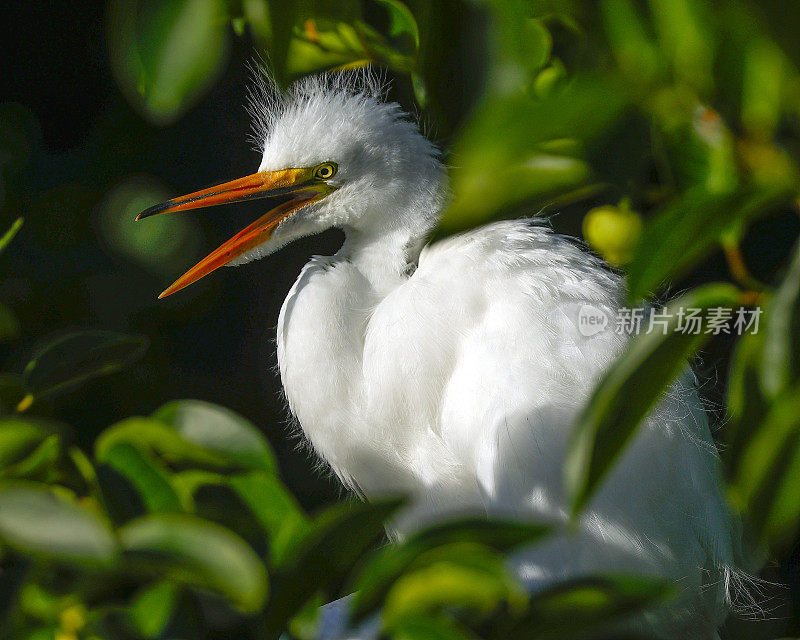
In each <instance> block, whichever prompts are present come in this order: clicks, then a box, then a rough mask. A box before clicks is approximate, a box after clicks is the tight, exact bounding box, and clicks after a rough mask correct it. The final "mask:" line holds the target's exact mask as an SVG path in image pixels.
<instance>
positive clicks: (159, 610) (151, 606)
mask: <svg viewBox="0 0 800 640" xmlns="http://www.w3.org/2000/svg"><path fill="white" fill-rule="evenodd" d="M179 595H180V587H179V586H178V585H176V584H174V583H172V582H168V581H166V580H162V581H159V582H155V583H153V584H150V585H147V586H146V587H144V588H143V589H141V590H140V591H139V592H138V593H137V594H136V595H135V596H134V599H133V602H132V603H131V606H130V608H129V611H128V615H129V616H130V619H131V622H132V624H133V626H134V627H135V628H136V630H137V631H138V632H139V633H140V634H141V635H142V636H143V637H144V638H147V639H148V640H149V639H150V638H158V637H160V636H161V634H162V632H163V631H164V630H165V628H166V626H167V624H169V621H170V618H171V617H172V614H173V612H174V610H175V607H176V605H177V603H178V596H179Z"/></svg>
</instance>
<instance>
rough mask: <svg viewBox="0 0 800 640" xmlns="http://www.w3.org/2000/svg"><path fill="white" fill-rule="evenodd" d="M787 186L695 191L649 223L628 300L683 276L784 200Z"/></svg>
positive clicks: (630, 277) (634, 264) (639, 246)
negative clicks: (730, 233) (725, 238)
mask: <svg viewBox="0 0 800 640" xmlns="http://www.w3.org/2000/svg"><path fill="white" fill-rule="evenodd" d="M789 193H790V191H789V190H787V189H784V188H778V189H765V190H756V189H752V188H748V189H744V190H740V191H738V192H736V193H733V194H713V193H709V192H708V191H706V190H705V188H702V187H695V188H693V189H690V190H688V191H686V192H685V193H683V194H681V195H680V196H679V197H678V198H676V199H675V200H673V201H672V202H671V203H669V204H668V205H667V206H666V207H665V208H664V209H663V210H662V211H660V212H659V213H658V214H657V215H656V217H655V218H653V219H652V220H650V221H649V222H648V224H646V225H645V228H644V231H643V233H642V236H641V238H640V240H639V242H638V244H637V245H636V248H635V250H634V253H633V260H632V262H631V264H630V267H629V271H628V300H629V301H630V302H636V301H638V300H641V299H642V298H644V297H646V296H648V295H650V294H651V293H652V292H653V291H655V290H656V289H657V288H658V287H659V286H660V285H661V284H662V283H663V282H664V281H665V280H667V279H668V278H675V277H678V276H681V275H683V274H684V273H686V271H687V270H688V269H689V268H690V267H691V266H692V265H694V264H696V263H697V262H698V261H699V260H701V259H702V258H704V257H705V256H707V255H708V254H709V253H711V251H712V250H713V249H714V248H715V247H717V246H718V245H719V241H720V237H721V236H722V234H723V233H724V232H725V231H726V230H728V229H730V228H732V227H736V226H738V225H744V224H745V223H746V222H749V221H750V220H752V219H754V218H755V217H757V216H758V215H763V214H764V213H766V212H768V211H769V208H770V207H773V206H775V205H776V204H778V203H780V202H781V201H784V200H785V199H786V198H787V197H788V195H789Z"/></svg>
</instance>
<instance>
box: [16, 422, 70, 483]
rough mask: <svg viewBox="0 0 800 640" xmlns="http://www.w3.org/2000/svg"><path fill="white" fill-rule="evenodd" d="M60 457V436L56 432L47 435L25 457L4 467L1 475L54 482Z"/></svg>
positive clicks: (57, 475) (58, 474)
mask: <svg viewBox="0 0 800 640" xmlns="http://www.w3.org/2000/svg"><path fill="white" fill-rule="evenodd" d="M60 457H61V438H60V436H59V435H58V434H52V435H49V436H47V437H46V438H45V439H44V440H43V441H42V442H41V443H40V444H39V445H38V446H37V447H36V449H34V450H33V451H32V452H31V453H30V454H29V455H28V456H27V457H26V458H24V459H23V460H20V461H19V462H17V463H16V464H13V465H11V466H9V467H6V468H5V469H4V470H3V473H2V475H3V476H5V477H7V478H20V479H23V478H24V479H27V480H40V481H42V482H46V483H51V482H55V481H56V480H58V479H59V477H60V475H61V474H60V473H59V470H58V468H57V464H58V462H59V458H60Z"/></svg>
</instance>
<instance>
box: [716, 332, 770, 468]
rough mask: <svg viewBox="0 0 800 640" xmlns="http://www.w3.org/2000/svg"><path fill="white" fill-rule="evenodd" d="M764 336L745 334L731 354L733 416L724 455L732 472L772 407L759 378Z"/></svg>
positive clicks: (726, 463) (730, 380)
mask: <svg viewBox="0 0 800 640" xmlns="http://www.w3.org/2000/svg"><path fill="white" fill-rule="evenodd" d="M763 336H764V333H763V331H761V332H759V333H748V334H746V335H744V336H742V337H741V338H740V339H739V343H738V344H737V345H736V350H735V351H734V354H733V358H732V364H731V373H730V377H729V382H728V402H727V405H728V415H729V418H730V420H729V422H728V423H727V424H726V425H725V431H724V436H725V443H726V447H725V455H724V456H723V458H722V461H723V463H724V464H725V469H726V471H727V472H728V475H729V476H730V475H732V473H733V472H734V471H735V470H736V469H737V468H738V466H739V462H740V459H741V455H742V453H743V452H744V450H745V447H746V445H747V443H748V441H749V438H750V436H751V435H752V434H753V433H754V432H755V430H756V429H757V428H758V426H759V425H760V424H761V422H762V421H763V419H764V416H765V415H766V414H767V411H768V410H769V402H768V401H767V399H766V398H765V397H764V394H763V392H762V391H761V384H760V380H759V365H760V362H761V353H762V350H763V342H764V340H763Z"/></svg>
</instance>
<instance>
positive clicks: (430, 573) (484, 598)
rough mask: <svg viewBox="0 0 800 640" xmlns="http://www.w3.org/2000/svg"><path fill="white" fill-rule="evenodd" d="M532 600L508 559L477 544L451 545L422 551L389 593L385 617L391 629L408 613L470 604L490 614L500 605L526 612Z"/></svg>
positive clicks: (388, 627) (476, 610)
mask: <svg viewBox="0 0 800 640" xmlns="http://www.w3.org/2000/svg"><path fill="white" fill-rule="evenodd" d="M526 601H527V594H526V593H525V591H524V589H523V587H522V585H521V584H519V583H518V582H517V580H516V578H514V577H513V576H512V574H511V572H510V570H509V569H508V567H507V564H506V561H505V558H504V557H503V556H502V555H500V554H498V553H496V552H493V551H492V550H491V549H489V548H488V547H483V546H481V545H477V544H473V543H457V544H450V545H445V546H441V547H436V548H435V549H433V550H431V551H429V552H427V553H425V554H422V555H421V556H420V557H418V558H417V559H416V560H415V562H414V565H413V566H412V568H411V569H410V570H409V571H407V572H405V573H404V574H402V575H401V576H399V577H398V579H397V580H396V581H395V582H394V584H393V585H392V586H391V588H390V589H389V592H388V593H387V595H386V601H385V603H384V606H383V610H382V613H381V617H382V619H383V621H384V625H385V627H386V628H387V629H389V630H391V629H393V628H394V627H395V626H396V625H399V624H401V623H402V621H403V620H404V619H406V618H407V617H408V616H413V615H415V614H420V613H422V614H425V613H435V612H437V611H441V610H443V609H445V608H450V607H466V608H468V609H470V610H471V611H473V612H475V613H476V614H477V615H480V616H486V615H488V614H490V613H492V612H494V611H497V610H498V609H499V608H500V606H501V605H505V606H508V607H510V608H511V609H512V610H516V611H517V612H519V611H521V610H522V609H523V608H524V606H525V603H526Z"/></svg>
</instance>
